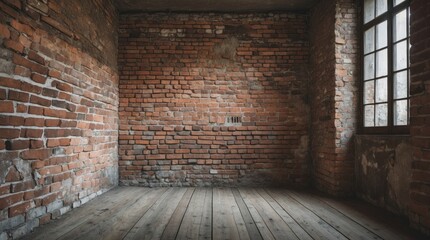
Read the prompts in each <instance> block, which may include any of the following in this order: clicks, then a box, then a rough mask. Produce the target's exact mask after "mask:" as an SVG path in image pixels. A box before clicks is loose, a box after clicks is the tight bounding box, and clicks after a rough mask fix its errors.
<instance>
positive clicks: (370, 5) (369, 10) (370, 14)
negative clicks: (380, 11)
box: [364, 0, 375, 23]
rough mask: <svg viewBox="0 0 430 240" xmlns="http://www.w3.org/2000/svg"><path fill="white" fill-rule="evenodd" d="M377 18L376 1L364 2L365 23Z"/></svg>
mask: <svg viewBox="0 0 430 240" xmlns="http://www.w3.org/2000/svg"><path fill="white" fill-rule="evenodd" d="M374 18H375V0H364V23H367V22H369V21H370V20H372V19H374Z"/></svg>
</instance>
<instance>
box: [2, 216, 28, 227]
mask: <svg viewBox="0 0 430 240" xmlns="http://www.w3.org/2000/svg"><path fill="white" fill-rule="evenodd" d="M24 221H25V218H24V215H18V216H15V217H13V218H8V219H6V220H4V221H1V222H0V229H11V228H14V227H16V226H18V225H20V224H22V223H23V222H24Z"/></svg>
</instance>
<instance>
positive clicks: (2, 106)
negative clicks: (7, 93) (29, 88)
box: [0, 101, 15, 113]
mask: <svg viewBox="0 0 430 240" xmlns="http://www.w3.org/2000/svg"><path fill="white" fill-rule="evenodd" d="M0 112H2V113H13V112H15V108H14V106H13V102H12V101H1V102H0Z"/></svg>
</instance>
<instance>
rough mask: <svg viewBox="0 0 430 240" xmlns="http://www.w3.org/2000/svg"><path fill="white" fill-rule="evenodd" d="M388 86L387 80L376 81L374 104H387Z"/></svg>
mask: <svg viewBox="0 0 430 240" xmlns="http://www.w3.org/2000/svg"><path fill="white" fill-rule="evenodd" d="M387 94H388V84H387V78H381V79H378V80H376V102H378V103H380V102H387Z"/></svg>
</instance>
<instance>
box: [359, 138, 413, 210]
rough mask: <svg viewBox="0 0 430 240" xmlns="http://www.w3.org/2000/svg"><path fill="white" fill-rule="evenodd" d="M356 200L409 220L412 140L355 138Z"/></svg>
mask: <svg viewBox="0 0 430 240" xmlns="http://www.w3.org/2000/svg"><path fill="white" fill-rule="evenodd" d="M355 142H356V147H355V151H356V159H355V183H356V185H355V191H356V194H357V196H359V197H360V198H362V199H364V200H366V201H367V202H370V203H372V204H374V205H376V206H379V207H382V208H385V209H387V210H389V211H391V212H394V213H396V214H398V215H402V216H407V215H408V207H409V202H410V198H409V183H410V180H411V157H412V146H411V143H410V137H409V136H370V135H360V136H356V141H355Z"/></svg>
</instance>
